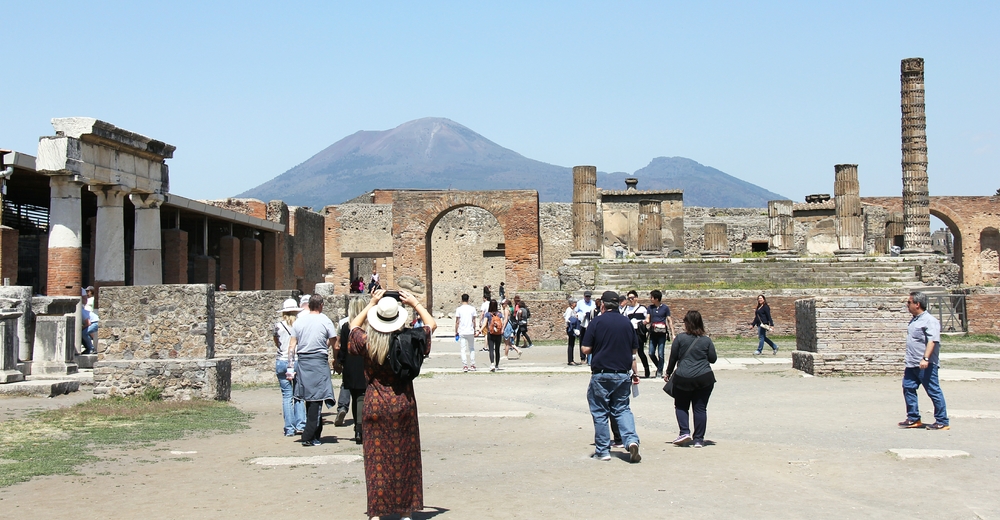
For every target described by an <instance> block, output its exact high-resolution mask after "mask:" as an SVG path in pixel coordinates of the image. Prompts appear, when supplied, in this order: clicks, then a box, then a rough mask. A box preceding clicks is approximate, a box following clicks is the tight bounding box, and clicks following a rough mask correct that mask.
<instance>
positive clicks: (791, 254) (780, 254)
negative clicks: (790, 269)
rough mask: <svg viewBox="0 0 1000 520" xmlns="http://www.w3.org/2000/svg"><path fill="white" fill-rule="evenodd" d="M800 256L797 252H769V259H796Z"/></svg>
mask: <svg viewBox="0 0 1000 520" xmlns="http://www.w3.org/2000/svg"><path fill="white" fill-rule="evenodd" d="M797 256H799V254H798V253H796V252H795V251H768V252H767V257H768V258H795V257H797Z"/></svg>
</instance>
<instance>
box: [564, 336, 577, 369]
mask: <svg viewBox="0 0 1000 520" xmlns="http://www.w3.org/2000/svg"><path fill="white" fill-rule="evenodd" d="M566 336H567V338H568V339H567V341H568V343H569V346H568V347H567V348H566V362H567V363H572V362H573V349H574V348H576V334H573V333H572V332H567V333H566Z"/></svg>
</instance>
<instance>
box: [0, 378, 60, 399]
mask: <svg viewBox="0 0 1000 520" xmlns="http://www.w3.org/2000/svg"><path fill="white" fill-rule="evenodd" d="M78 390H80V382H79V381H67V380H33V381H18V382H17V383H7V384H5V385H0V395H20V396H35V397H55V396H57V395H62V394H68V393H70V392H76V391H78Z"/></svg>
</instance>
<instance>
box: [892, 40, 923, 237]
mask: <svg viewBox="0 0 1000 520" xmlns="http://www.w3.org/2000/svg"><path fill="white" fill-rule="evenodd" d="M899 81H900V84H901V88H900V94H901V95H900V97H901V98H902V99H901V103H900V105H901V109H902V141H903V146H902V148H903V228H904V230H903V233H904V235H905V238H904V240H903V242H904V245H903V254H926V253H929V252H931V221H930V198H929V193H928V190H927V117H926V115H925V112H924V59H923V58H907V59H905V60H902V62H900V75H899Z"/></svg>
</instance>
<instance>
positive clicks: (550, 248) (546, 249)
mask: <svg viewBox="0 0 1000 520" xmlns="http://www.w3.org/2000/svg"><path fill="white" fill-rule="evenodd" d="M538 228H539V230H540V234H541V239H542V252H541V253H542V269H543V270H545V271H548V272H550V273H553V274H554V273H555V272H556V271H557V270H559V268H560V267H562V265H563V262H562V261H563V259H564V258H569V254H570V253H572V252H573V205H572V204H570V203H566V202H544V203H541V204H539V205H538Z"/></svg>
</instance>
